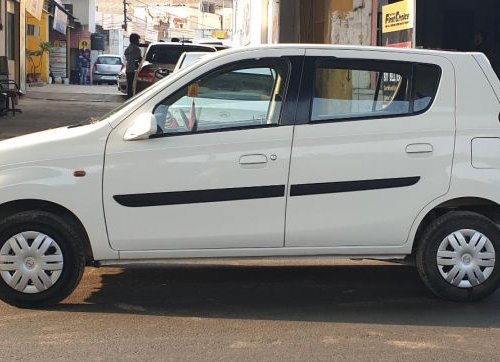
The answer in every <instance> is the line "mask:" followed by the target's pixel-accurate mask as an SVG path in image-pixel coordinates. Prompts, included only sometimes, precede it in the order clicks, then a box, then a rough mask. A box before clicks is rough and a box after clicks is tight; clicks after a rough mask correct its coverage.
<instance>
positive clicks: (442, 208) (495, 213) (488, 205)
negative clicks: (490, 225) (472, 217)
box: [411, 196, 500, 255]
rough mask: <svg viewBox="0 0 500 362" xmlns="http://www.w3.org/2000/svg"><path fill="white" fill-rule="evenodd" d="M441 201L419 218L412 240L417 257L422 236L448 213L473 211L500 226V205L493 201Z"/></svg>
mask: <svg viewBox="0 0 500 362" xmlns="http://www.w3.org/2000/svg"><path fill="white" fill-rule="evenodd" d="M440 201H441V202H440V203H439V204H437V205H434V206H433V207H431V208H430V210H427V212H426V213H425V215H424V216H423V217H421V218H419V219H420V222H419V223H418V227H417V228H416V231H415V233H414V237H413V239H411V240H412V242H413V243H412V249H411V251H412V253H411V254H412V255H415V253H416V250H417V248H418V246H419V242H420V241H421V238H422V235H423V233H424V232H425V230H426V229H427V227H428V226H429V225H430V224H431V223H432V222H433V221H434V220H435V219H437V218H439V217H441V216H443V215H444V214H446V213H448V212H451V211H457V210H459V211H471V212H475V213H478V214H481V215H483V216H485V217H487V218H489V219H491V220H492V221H494V222H495V223H497V224H499V225H500V204H498V203H496V202H494V201H492V200H489V199H486V198H481V197H473V196H464V197H455V198H451V199H448V200H445V201H442V200H440Z"/></svg>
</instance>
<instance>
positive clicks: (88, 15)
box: [62, 0, 96, 33]
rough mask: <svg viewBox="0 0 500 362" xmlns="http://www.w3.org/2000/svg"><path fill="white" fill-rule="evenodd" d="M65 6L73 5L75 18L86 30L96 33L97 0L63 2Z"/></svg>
mask: <svg viewBox="0 0 500 362" xmlns="http://www.w3.org/2000/svg"><path fill="white" fill-rule="evenodd" d="M62 3H63V4H73V16H75V17H76V18H77V21H78V22H79V23H81V24H82V25H83V26H84V27H85V28H86V30H88V31H89V32H91V33H94V32H95V12H96V11H95V0H63V1H62Z"/></svg>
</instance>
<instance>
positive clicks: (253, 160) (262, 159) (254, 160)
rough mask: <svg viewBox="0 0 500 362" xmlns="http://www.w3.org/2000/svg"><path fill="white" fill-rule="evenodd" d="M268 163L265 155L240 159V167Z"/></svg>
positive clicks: (244, 156) (247, 156)
mask: <svg viewBox="0 0 500 362" xmlns="http://www.w3.org/2000/svg"><path fill="white" fill-rule="evenodd" d="M261 163H267V156H266V155H263V154H254V155H243V156H241V157H240V165H258V164H261Z"/></svg>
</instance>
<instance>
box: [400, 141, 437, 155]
mask: <svg viewBox="0 0 500 362" xmlns="http://www.w3.org/2000/svg"><path fill="white" fill-rule="evenodd" d="M432 151H434V148H433V147H432V145H431V144H430V143H412V144H410V145H408V146H406V153H432Z"/></svg>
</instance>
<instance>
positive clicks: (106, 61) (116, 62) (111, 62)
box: [96, 57, 122, 65]
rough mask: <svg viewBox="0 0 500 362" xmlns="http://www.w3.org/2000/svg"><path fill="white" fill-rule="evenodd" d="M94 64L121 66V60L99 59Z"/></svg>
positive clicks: (111, 58) (115, 58)
mask: <svg viewBox="0 0 500 362" xmlns="http://www.w3.org/2000/svg"><path fill="white" fill-rule="evenodd" d="M96 64H106V65H121V64H122V60H121V59H120V58H119V57H99V58H97V61H96Z"/></svg>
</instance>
